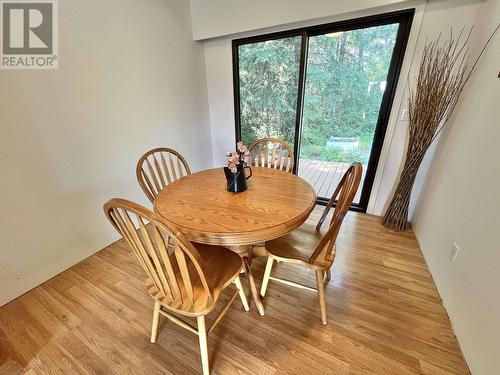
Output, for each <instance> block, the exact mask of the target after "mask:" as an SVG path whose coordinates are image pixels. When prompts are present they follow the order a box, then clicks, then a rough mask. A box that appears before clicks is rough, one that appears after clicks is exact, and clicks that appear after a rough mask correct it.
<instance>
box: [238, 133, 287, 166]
mask: <svg viewBox="0 0 500 375" xmlns="http://www.w3.org/2000/svg"><path fill="white" fill-rule="evenodd" d="M248 151H250V158H251V160H252V163H251V164H252V165H254V166H258V167H266V168H274V169H279V170H281V171H285V172H290V173H293V160H294V158H293V151H292V148H291V147H290V145H289V144H288V143H286V142H284V141H282V140H281V139H278V138H261V139H257V140H256V141H255V142H253V143H252V144H251V145H250V146H249V147H248Z"/></svg>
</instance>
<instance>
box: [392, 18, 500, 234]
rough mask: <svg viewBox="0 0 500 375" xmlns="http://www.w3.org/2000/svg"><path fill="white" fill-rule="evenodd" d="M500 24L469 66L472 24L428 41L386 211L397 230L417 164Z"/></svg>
mask: <svg viewBox="0 0 500 375" xmlns="http://www.w3.org/2000/svg"><path fill="white" fill-rule="evenodd" d="M497 30H498V27H497V28H496V29H495V31H494V32H493V33H492V34H491V36H490V38H489V39H488V41H487V42H486V43H485V45H484V47H483V49H482V50H481V52H480V53H479V55H478V57H477V58H476V60H475V62H474V64H473V65H472V67H471V68H469V41H470V37H471V33H472V28H471V29H470V30H469V32H468V33H467V34H466V35H465V34H464V29H462V30H461V31H460V33H459V34H458V36H455V35H454V34H453V30H452V31H450V35H449V38H448V39H447V40H445V41H442V40H441V38H440V37H439V38H437V39H436V40H434V41H431V42H427V43H426V45H425V47H424V51H423V55H422V60H421V62H420V67H419V71H418V75H417V80H416V82H415V86H414V88H412V89H410V98H409V107H408V112H409V118H410V124H409V140H408V150H407V152H406V160H405V163H404V167H403V171H402V173H401V177H400V181H399V184H398V186H397V188H396V191H395V193H394V196H393V198H392V200H391V203H390V204H389V207H388V209H387V212H386V213H385V215H384V219H383V224H384V225H385V226H386V227H388V228H390V229H394V230H404V229H405V228H406V224H407V220H408V206H409V203H410V196H411V190H412V188H413V183H414V182H415V177H416V175H417V172H418V168H419V166H420V164H421V163H422V160H423V158H424V156H425V153H426V152H427V149H428V148H429V146H430V145H431V143H432V142H433V141H434V140H435V139H436V137H437V136H438V134H439V133H440V132H441V131H442V130H443V128H444V126H445V124H446V123H447V121H448V119H449V118H450V116H451V114H452V112H453V110H454V108H455V106H456V104H457V102H458V100H459V99H460V95H461V94H462V91H463V89H464V87H465V84H466V83H467V81H468V80H469V78H470V77H471V75H472V73H473V71H474V70H475V67H476V65H477V62H478V61H479V58H480V57H481V55H482V54H483V52H484V50H485V49H486V47H487V45H488V43H489V42H490V40H491V38H492V37H493V35H494V34H495V33H496V31H497Z"/></svg>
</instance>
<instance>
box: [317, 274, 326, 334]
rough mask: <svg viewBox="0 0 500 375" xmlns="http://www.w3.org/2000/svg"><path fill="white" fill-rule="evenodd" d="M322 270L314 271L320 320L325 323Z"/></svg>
mask: <svg viewBox="0 0 500 375" xmlns="http://www.w3.org/2000/svg"><path fill="white" fill-rule="evenodd" d="M323 278H324V275H323V271H320V270H318V271H316V284H317V287H318V298H319V311H320V313H321V322H322V323H323V325H326V323H327V321H326V304H325V289H324V284H323V283H324V281H323Z"/></svg>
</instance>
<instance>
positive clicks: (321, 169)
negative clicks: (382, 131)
mask: <svg viewBox="0 0 500 375" xmlns="http://www.w3.org/2000/svg"><path fill="white" fill-rule="evenodd" d="M349 165H351V164H350V163H340V162H334V161H325V160H312V159H300V160H299V170H298V175H299V176H300V177H302V178H303V179H304V180H306V181H307V182H309V183H310V184H311V186H312V187H313V188H314V190H315V191H316V195H317V196H318V197H325V198H330V197H331V196H332V194H333V192H334V191H335V188H336V187H337V185H338V183H339V181H340V179H341V178H342V176H343V175H344V173H345V171H346V170H347V168H349ZM365 171H366V166H365V165H363V178H362V180H361V184H363V180H364V173H365ZM361 189H362V185H361V186H360V187H359V189H358V193H357V194H356V197H355V198H354V202H357V201H359V196H360V194H361Z"/></svg>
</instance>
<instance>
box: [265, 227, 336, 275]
mask: <svg viewBox="0 0 500 375" xmlns="http://www.w3.org/2000/svg"><path fill="white" fill-rule="evenodd" d="M327 230H328V226H327V225H324V226H323V227H322V228H321V229H320V230H316V225H315V224H313V223H310V222H305V223H304V224H302V225H301V226H300V227H298V228H297V229H295V230H293V231H291V232H290V233H288V234H287V235H285V236H283V237H280V238H277V239H275V240H272V241H267V242H266V251H267V252H268V254H269V255H270V256H272V257H273V258H275V259H277V260H279V261H285V262H290V263H299V264H302V265H305V266H307V267H310V268H314V269H325V268H329V267H330V266H331V265H332V262H333V261H330V260H326V259H324V257H323V256H322V255H320V256H318V257H317V259H316V261H315V262H314V263H312V264H311V263H309V258H310V257H311V255H312V254H313V252H314V250H315V249H316V246H317V245H318V243H319V242H320V241H321V239H322V238H323V236H324V235H325V233H326V232H327Z"/></svg>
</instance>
